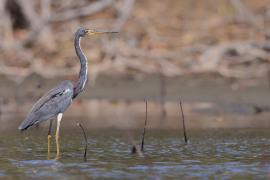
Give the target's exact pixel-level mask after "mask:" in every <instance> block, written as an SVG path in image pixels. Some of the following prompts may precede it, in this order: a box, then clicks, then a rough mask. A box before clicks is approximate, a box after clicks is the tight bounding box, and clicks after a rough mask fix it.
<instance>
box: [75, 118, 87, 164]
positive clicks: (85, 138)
mask: <svg viewBox="0 0 270 180" xmlns="http://www.w3.org/2000/svg"><path fill="white" fill-rule="evenodd" d="M77 126H79V127H80V128H81V130H82V132H83V137H84V141H85V148H84V155H83V157H84V161H86V153H87V137H86V133H85V131H84V128H83V126H82V125H81V124H80V123H77Z"/></svg>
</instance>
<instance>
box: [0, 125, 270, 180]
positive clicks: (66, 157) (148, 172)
mask: <svg viewBox="0 0 270 180" xmlns="http://www.w3.org/2000/svg"><path fill="white" fill-rule="evenodd" d="M38 131H40V129H39V130H35V129H32V130H30V131H29V132H26V133H22V134H20V133H19V132H16V133H3V134H1V135H0V136H1V137H0V144H1V145H0V178H5V177H12V176H13V177H22V178H29V177H30V178H36V177H40V178H44V177H46V178H50V177H55V178H57V177H68V178H69V177H70V178H84V177H92V178H110V179H112V178H115V179H119V178H121V179H123V178H124V179H127V178H128V179H139V178H147V179H151V178H152V179H159V178H180V177H182V178H183V177H185V178H193V177H200V178H202V177H205V178H209V177H220V176H222V177H225V178H237V177H244V178H246V177H256V178H266V177H268V174H269V172H270V133H269V132H268V130H207V131H193V132H192V131H191V132H189V136H190V142H189V143H188V144H187V145H185V143H184V142H183V138H182V136H181V135H182V133H181V132H179V131H165V130H164V131H149V132H148V133H147V137H146V142H145V146H144V148H145V158H141V157H139V156H137V155H131V154H130V147H131V144H130V143H129V142H128V138H127V133H128V132H126V131H119V130H114V131H108V130H99V131H97V130H96V131H94V130H91V132H90V131H89V132H88V133H87V136H88V147H89V149H88V156H87V161H86V162H85V161H84V160H83V154H84V140H83V138H82V136H81V132H80V131H79V130H75V131H74V130H73V131H70V130H65V129H63V131H62V132H61V137H62V139H61V148H62V149H61V152H62V156H61V158H60V160H59V161H55V160H47V144H46V143H47V141H46V131H45V130H44V131H42V132H38ZM140 133H141V132H140V131H138V132H134V137H140ZM138 141H139V139H138ZM52 145H53V146H55V144H52ZM52 149H53V148H52ZM52 153H54V152H52Z"/></svg>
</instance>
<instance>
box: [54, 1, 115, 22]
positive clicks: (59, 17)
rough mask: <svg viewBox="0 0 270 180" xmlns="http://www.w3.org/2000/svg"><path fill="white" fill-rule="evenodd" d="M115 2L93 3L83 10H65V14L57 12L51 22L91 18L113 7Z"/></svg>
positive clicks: (82, 8)
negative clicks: (84, 17) (92, 15)
mask: <svg viewBox="0 0 270 180" xmlns="http://www.w3.org/2000/svg"><path fill="white" fill-rule="evenodd" d="M113 2H114V0H100V1H96V2H94V3H91V4H90V5H87V6H83V7H81V8H76V9H70V10H65V11H63V12H56V13H54V14H52V15H51V17H50V18H49V21H50V22H59V21H68V20H71V19H76V18H79V17H83V16H89V15H91V14H95V13H97V12H99V11H101V10H103V9H105V8H107V7H109V6H110V5H112V3H113Z"/></svg>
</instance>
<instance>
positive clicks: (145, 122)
mask: <svg viewBox="0 0 270 180" xmlns="http://www.w3.org/2000/svg"><path fill="white" fill-rule="evenodd" d="M147 110H148V109H147V100H145V121H144V128H143V134H142V143H141V151H143V146H144V137H145V131H146V125H147V113H148V111H147Z"/></svg>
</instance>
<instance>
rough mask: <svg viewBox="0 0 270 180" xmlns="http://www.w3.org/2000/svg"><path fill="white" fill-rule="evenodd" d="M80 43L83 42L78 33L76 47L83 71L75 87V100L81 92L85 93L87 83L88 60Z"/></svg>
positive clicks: (75, 41) (81, 70)
mask: <svg viewBox="0 0 270 180" xmlns="http://www.w3.org/2000/svg"><path fill="white" fill-rule="evenodd" d="M80 41H81V36H80V35H79V34H77V33H76V34H75V40H74V46H75V51H76V54H77V56H78V58H79V59H80V63H81V69H80V73H79V77H78V80H77V82H76V84H75V87H74V93H73V98H75V97H76V96H77V95H78V94H79V93H80V92H82V91H83V89H84V86H85V83H86V81H87V58H86V56H85V55H84V54H83V52H82V49H81V45H80Z"/></svg>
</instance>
